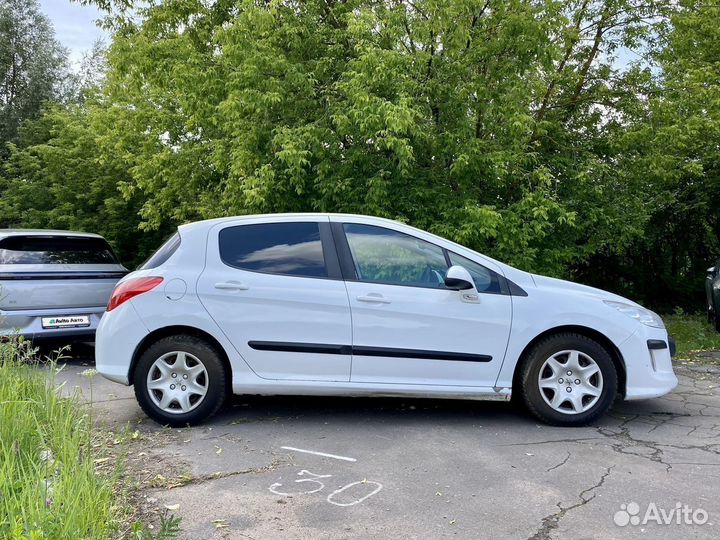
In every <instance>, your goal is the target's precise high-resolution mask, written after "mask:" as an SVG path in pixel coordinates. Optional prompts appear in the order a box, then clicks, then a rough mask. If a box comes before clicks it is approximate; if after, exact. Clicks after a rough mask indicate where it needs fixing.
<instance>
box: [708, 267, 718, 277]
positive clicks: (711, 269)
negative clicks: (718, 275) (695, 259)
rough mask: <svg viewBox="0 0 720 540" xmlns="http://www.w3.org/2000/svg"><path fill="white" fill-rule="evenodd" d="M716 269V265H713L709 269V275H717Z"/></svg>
mask: <svg viewBox="0 0 720 540" xmlns="http://www.w3.org/2000/svg"><path fill="white" fill-rule="evenodd" d="M715 269H716V267H715V266H711V267H710V268H708V269H707V273H708V277H713V275H715Z"/></svg>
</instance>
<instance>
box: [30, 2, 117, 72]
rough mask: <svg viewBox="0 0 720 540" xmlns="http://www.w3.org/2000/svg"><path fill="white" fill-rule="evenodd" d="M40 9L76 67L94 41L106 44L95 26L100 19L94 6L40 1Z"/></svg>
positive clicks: (102, 32)
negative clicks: (98, 40) (101, 41)
mask: <svg viewBox="0 0 720 540" xmlns="http://www.w3.org/2000/svg"><path fill="white" fill-rule="evenodd" d="M40 9H41V10H42V11H43V13H45V15H47V16H48V17H49V18H50V21H51V22H52V24H53V26H54V27H55V36H56V37H57V39H58V41H60V43H62V44H63V45H64V46H65V47H67V48H68V50H69V51H70V60H71V61H72V62H73V64H74V65H76V66H77V64H78V63H79V61H80V60H81V59H82V56H83V53H84V52H85V51H87V50H89V49H90V48H91V47H92V44H93V43H94V42H95V40H96V39H98V38H102V39H104V40H105V42H106V43H107V42H108V41H109V38H108V36H107V34H106V33H105V32H104V31H103V30H102V29H100V28H98V27H97V26H96V25H95V21H96V20H97V19H99V18H100V17H101V14H100V12H99V11H98V10H97V9H96V8H95V7H94V6H81V5H80V4H76V3H75V2H71V1H70V0H40Z"/></svg>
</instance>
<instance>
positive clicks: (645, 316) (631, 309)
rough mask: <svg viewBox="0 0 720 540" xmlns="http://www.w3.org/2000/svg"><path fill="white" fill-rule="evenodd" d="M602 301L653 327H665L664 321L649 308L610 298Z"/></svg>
mask: <svg viewBox="0 0 720 540" xmlns="http://www.w3.org/2000/svg"><path fill="white" fill-rule="evenodd" d="M603 302H605V303H606V304H607V305H608V306H610V307H614V308H615V309H617V310H618V311H619V312H620V313H622V314H623V315H627V316H628V317H630V318H632V319H635V320H636V321H638V322H641V323H643V324H644V325H646V326H652V327H653V328H665V323H664V322H663V321H662V319H661V318H660V316H659V315H658V314H657V313H655V312H654V311H650V310H649V309H645V308H644V307H640V306H633V305H630V304H624V303H622V302H613V301H612V300H603Z"/></svg>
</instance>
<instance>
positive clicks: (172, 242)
mask: <svg viewBox="0 0 720 540" xmlns="http://www.w3.org/2000/svg"><path fill="white" fill-rule="evenodd" d="M179 247H180V233H177V232H176V233H175V234H173V235H172V236H171V237H170V238H168V239H167V240H165V243H164V244H163V245H162V246H160V247H159V248H158V250H157V251H156V252H155V253H153V254H152V255H150V258H149V259H148V260H146V261H145V262H144V263H142V264H141V265H140V266H139V267H138V270H149V269H151V268H157V267H158V266H160V265H162V264H165V262H166V261H167V260H168V259H169V258H170V257H172V255H173V253H175V252H176V251H177V250H178V248H179Z"/></svg>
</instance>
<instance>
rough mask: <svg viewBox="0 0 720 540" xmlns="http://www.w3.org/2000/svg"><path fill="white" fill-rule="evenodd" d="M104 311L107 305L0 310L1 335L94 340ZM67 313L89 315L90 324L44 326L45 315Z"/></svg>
mask: <svg viewBox="0 0 720 540" xmlns="http://www.w3.org/2000/svg"><path fill="white" fill-rule="evenodd" d="M103 313H105V306H96V307H89V308H88V307H85V308H66V309H37V310H17V311H2V310H0V336H8V335H19V336H23V337H24V338H25V339H29V340H31V341H50V340H52V341H68V342H73V341H93V340H94V339H95V331H96V330H97V327H98V324H100V318H101V317H102V315H103ZM66 315H88V316H89V318H90V326H84V327H80V328H57V329H47V328H43V327H42V318H43V317H61V316H66Z"/></svg>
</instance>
